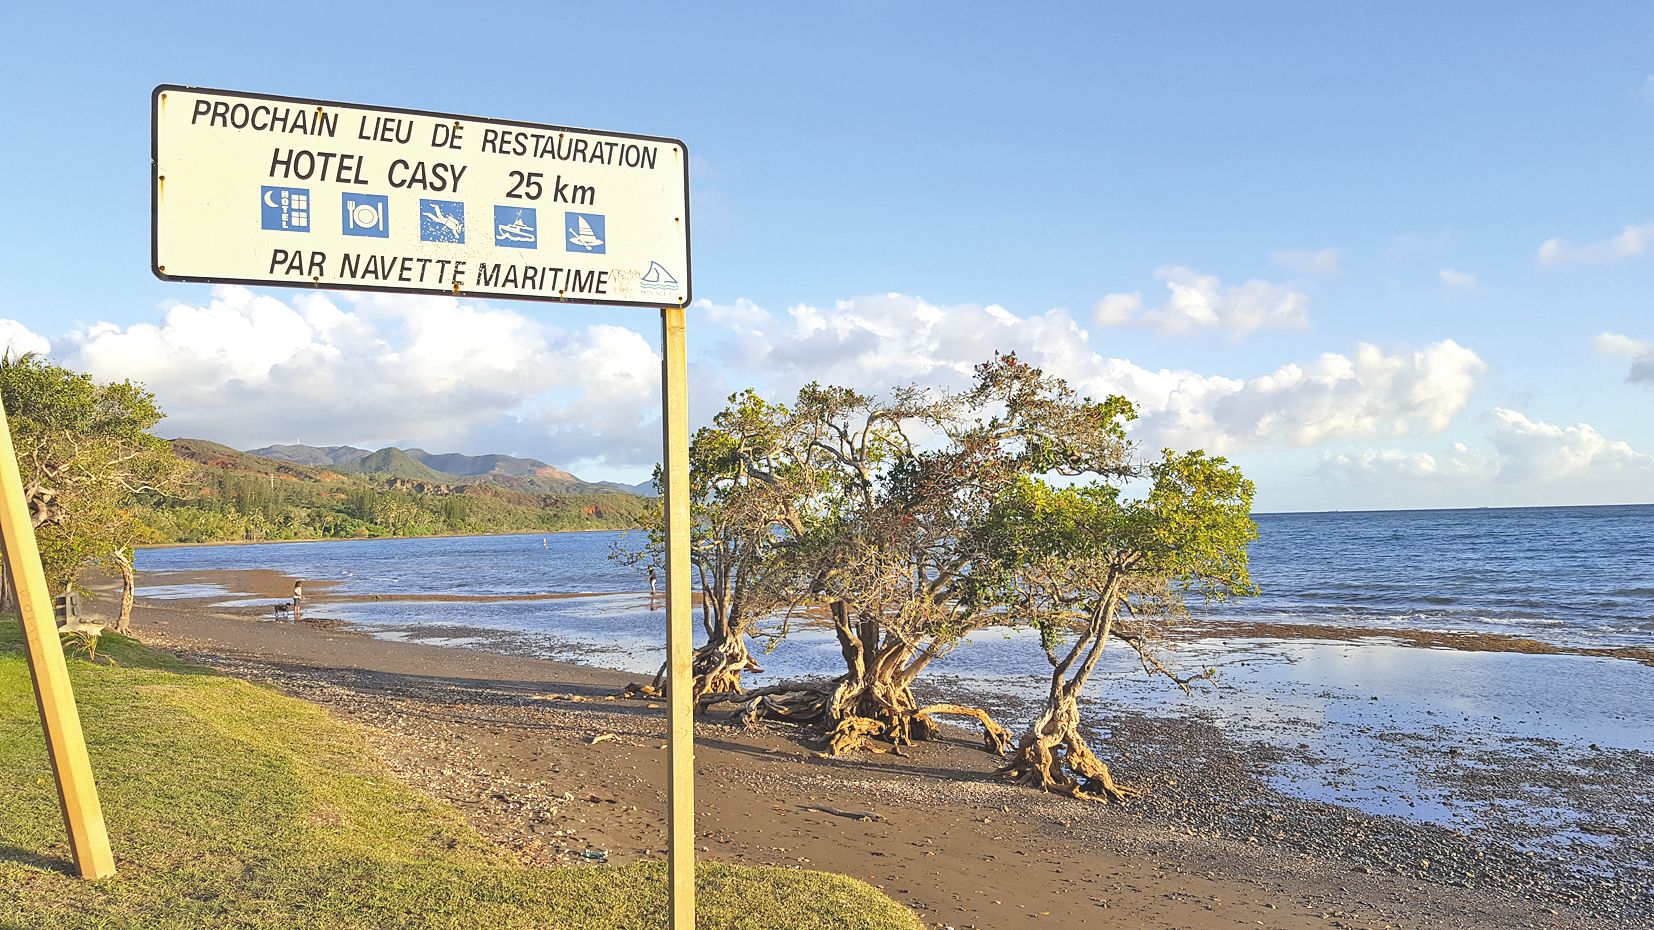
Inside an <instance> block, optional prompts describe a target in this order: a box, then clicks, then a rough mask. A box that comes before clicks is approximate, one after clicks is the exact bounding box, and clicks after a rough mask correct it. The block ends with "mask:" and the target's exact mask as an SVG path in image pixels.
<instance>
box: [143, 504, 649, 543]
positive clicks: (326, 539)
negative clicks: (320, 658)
mask: <svg viewBox="0 0 1654 930" xmlns="http://www.w3.org/2000/svg"><path fill="white" fill-rule="evenodd" d="M615 493H617V494H620V493H624V492H620V491H616V492H615ZM634 530H637V531H641V530H642V527H636V526H619V527H595V526H594V527H587V528H585V529H578V530H523V531H522V532H519V533H431V534H429V535H426V536H316V537H313V538H307V539H226V540H222V541H219V542H163V543H143V544H142V545H138V546H134V547H133V548H134V549H139V550H144V549H194V548H197V547H201V546H277V545H283V544H286V543H334V542H339V543H346V542H387V541H390V540H399V539H486V538H496V537H509V536H561V535H562V534H564V533H629V532H632V531H634Z"/></svg>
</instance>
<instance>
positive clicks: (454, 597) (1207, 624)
mask: <svg viewBox="0 0 1654 930" xmlns="http://www.w3.org/2000/svg"><path fill="white" fill-rule="evenodd" d="M581 532H595V531H581ZM510 535H514V536H519V535H520V536H532V535H534V534H532V533H526V534H525V533H518V534H510ZM407 538H412V539H421V538H430V537H407ZM295 541H297V540H295ZM198 545H204V546H205V545H214V546H216V545H220V544H218V543H200V544H198ZM166 548H170V547H166ZM146 577H149V578H159V579H164V583H172V582H174V581H176V582H179V583H183V584H220V585H224V580H225V579H231V580H233V582H234V585H233V586H234V587H240V588H245V589H246V590H244V591H232V592H230V593H228V594H221V595H203V596H200V597H168V598H149V599H150V600H155V601H164V602H165V603H169V604H178V605H187V606H193V607H211V606H213V602H215V601H223V600H229V599H235V598H238V597H241V598H246V597H263V598H280V597H284V596H288V595H290V594H291V592H292V586H293V582H294V581H295V580H299V579H296V578H295V577H294V576H292V575H289V574H287V573H285V572H282V571H280V570H278V569H264V568H240V569H222V568H219V569H188V570H179V571H140V572H139V585H138V588H139V590H140V591H141V590H142V589H144V588H145V587H152V585H146V584H145V583H144V579H145V578H146ZM303 581H304V584H305V586H306V588H307V594H306V597H305V606H306V609H307V610H315V609H319V608H322V607H325V606H326V605H327V604H372V603H411V604H417V603H470V604H494V603H513V602H522V603H532V602H536V601H557V600H576V599H580V598H589V597H615V596H634V597H647V596H648V592H647V591H579V592H546V593H540V594H342V593H341V594H334V593H331V592H332V591H333V590H334V589H335V588H337V587H338V586H339V584H340V582H338V581H335V580H331V579H309V578H306V579H303ZM224 586H225V587H231V585H224ZM699 599H700V592H698V591H697V592H694V593H693V601H694V602H695V603H697V604H698V603H699ZM215 609H221V610H224V611H228V612H237V611H243V610H246V609H247V608H242V607H227V608H215ZM800 617H801V618H803V619H805V620H806V621H807V622H813V621H810V615H809V613H808V612H807V611H806V612H802V613H801V614H800ZM987 629H990V630H1009V629H1014V628H1013V627H989V628H987ZM1168 629H1169V631H1170V632H1172V633H1174V634H1177V635H1178V636H1179V637H1182V638H1188V639H1198V638H1213V637H1221V638H1244V639H1268V640H1285V641H1292V640H1316V641H1326V642H1361V641H1364V640H1393V641H1396V642H1400V643H1404V644H1406V645H1409V646H1415V647H1419V648H1427V649H1449V650H1457V651H1462V652H1497V653H1512V654H1523V655H1572V656H1582V657H1590V658H1605V659H1620V660H1625V661H1631V662H1637V663H1640V664H1643V665H1648V666H1651V667H1654V647H1649V646H1583V645H1566V644H1560V643H1553V642H1548V641H1546V640H1540V639H1534V638H1532V637H1529V636H1522V635H1520V634H1517V633H1500V632H1486V631H1476V630H1453V629H1407V628H1403V627H1360V626H1348V625H1339V624H1330V623H1311V622H1307V621H1306V622H1264V621H1250V620H1212V619H1201V620H1193V619H1191V620H1185V621H1182V622H1179V623H1176V624H1173V625H1171V626H1169V627H1168Z"/></svg>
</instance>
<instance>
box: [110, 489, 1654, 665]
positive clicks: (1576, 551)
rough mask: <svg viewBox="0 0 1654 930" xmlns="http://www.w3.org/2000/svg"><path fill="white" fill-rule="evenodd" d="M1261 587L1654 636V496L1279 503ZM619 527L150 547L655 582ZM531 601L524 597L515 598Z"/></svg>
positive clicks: (1580, 639)
mask: <svg viewBox="0 0 1654 930" xmlns="http://www.w3.org/2000/svg"><path fill="white" fill-rule="evenodd" d="M1258 527H1259V538H1258V541H1257V542H1256V543H1255V544H1254V545H1253V548H1252V572H1253V577H1254V578H1255V580H1256V581H1257V582H1258V584H1259V586H1260V587H1261V588H1262V590H1263V593H1262V595H1261V596H1259V597H1256V598H1250V599H1247V600H1244V601H1238V602H1233V603H1230V604H1225V605H1220V606H1217V607H1213V608H1205V607H1202V606H1200V605H1195V606H1196V610H1197V612H1203V613H1205V614H1207V615H1210V616H1213V617H1216V618H1221V619H1228V620H1256V621H1264V622H1281V623H1331V624H1338V625H1346V626H1353V627H1365V628H1374V627H1377V628H1402V629H1428V630H1440V629H1446V630H1478V631H1485V632H1498V633H1510V634H1517V635H1522V636H1530V637H1534V638H1537V639H1544V640H1549V641H1554V642H1558V643H1563V644H1571V645H1593V646H1595V645H1651V644H1654V505H1645V506H1626V507H1555V508H1523V509H1509V510H1446V511H1443V510H1435V511H1390V512H1363V513H1314V514H1265V515H1261V516H1259V517H1258ZM618 538H619V534H614V533H565V534H558V535H551V536H537V535H536V536H492V537H468V538H444V539H406V540H362V541H349V542H328V543H280V544H266V545H248V546H223V547H189V548H174V549H148V550H145V551H143V552H141V553H140V554H139V559H138V567H139V569H140V570H143V571H149V572H165V571H174V570H185V569H226V568H268V569H276V570H280V571H284V572H287V573H289V574H293V575H296V576H299V577H302V578H306V579H315V580H324V579H325V580H330V581H337V582H339V588H338V589H337V590H339V591H340V592H342V593H351V594H479V595H481V594H567V593H577V592H593V593H619V592H627V591H632V592H635V591H640V590H644V589H645V588H646V583H645V581H644V579H643V576H642V575H641V573H640V572H638V571H636V570H631V569H626V568H623V567H621V566H619V565H617V564H616V563H614V562H612V561H610V560H609V558H608V555H609V552H610V550H611V548H612V547H613V545H614V543H615V542H616V540H617V539H618ZM513 609H514V610H517V611H520V610H521V609H522V607H521V606H520V605H519V607H516V608H513Z"/></svg>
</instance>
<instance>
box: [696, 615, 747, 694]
mask: <svg viewBox="0 0 1654 930" xmlns="http://www.w3.org/2000/svg"><path fill="white" fill-rule="evenodd" d="M690 667H691V668H692V669H694V672H695V685H694V688H693V689H692V690H691V694H692V695H693V699H694V700H695V701H697V702H698V701H700V699H701V698H702V697H704V696H705V695H708V694H742V693H744V691H743V689H742V687H741V673H743V672H749V671H751V672H762V671H763V669H762V668H760V667H759V665H758V662H757V661H756V660H754V659H753V657H752V653H750V652H748V651H747V638H746V637H745V636H743V635H742V634H741V633H739V632H736V631H732V630H728V629H722V630H719V631H718V632H717V633H715V634H713V635H712V636H711V637H709V638H708V639H707V641H706V643H705V644H704V645H702V646H701V648H699V649H697V650H695V658H694V660H693V662H692V663H691V665H690Z"/></svg>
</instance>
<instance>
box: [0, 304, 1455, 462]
mask: <svg viewBox="0 0 1654 930" xmlns="http://www.w3.org/2000/svg"><path fill="white" fill-rule="evenodd" d="M691 315H692V317H693V322H694V324H695V327H696V330H695V331H696V332H697V333H699V334H700V335H699V336H697V337H696V344H697V346H699V347H700V351H701V352H702V353H703V356H704V357H707V358H710V359H712V360H714V361H715V362H716V366H713V365H709V364H704V363H700V362H697V363H696V364H695V365H694V366H693V368H692V372H691V395H692V396H691V411H692V413H695V414H696V415H698V416H705V415H706V414H708V413H710V412H711V411H712V410H714V409H717V407H718V406H719V404H720V403H721V401H722V399H723V397H724V395H725V394H726V393H727V389H726V386H725V382H724V380H723V372H725V371H727V372H729V373H731V377H733V378H735V379H737V380H738V381H739V382H740V383H742V384H747V383H751V384H754V385H756V386H758V387H760V388H761V389H763V390H765V391H767V392H768V393H770V394H772V395H773V396H786V395H787V394H790V393H791V392H792V391H795V390H796V389H797V388H798V387H799V386H800V385H801V384H803V383H805V382H807V381H811V380H820V381H824V382H829V383H839V384H850V385H855V386H858V387H863V388H869V389H874V390H877V389H881V388H884V387H888V386H891V385H896V384H901V383H910V382H917V383H924V384H933V385H939V386H961V385H963V384H965V383H967V382H968V381H969V379H970V377H971V372H972V369H973V367H974V366H975V365H976V364H978V363H980V362H981V361H983V360H984V359H987V358H990V357H991V356H992V355H993V353H994V352H995V351H1014V352H1017V353H1018V354H1019V355H1021V356H1022V357H1023V358H1025V359H1026V360H1028V361H1029V362H1031V363H1033V364H1036V365H1039V366H1041V367H1043V368H1045V369H1046V370H1048V371H1051V372H1052V373H1054V374H1058V375H1061V376H1063V377H1065V378H1067V379H1068V380H1069V381H1070V382H1071V383H1072V384H1074V385H1075V387H1076V388H1077V389H1078V390H1080V391H1082V392H1084V393H1087V394H1089V395H1091V396H1093V397H1101V396H1104V395H1107V394H1112V393H1121V394H1125V395H1126V396H1128V397H1130V398H1132V399H1133V400H1134V401H1136V402H1137V403H1138V404H1139V406H1140V408H1141V411H1142V416H1141V418H1140V419H1139V420H1138V421H1137V423H1136V424H1134V426H1133V436H1134V437H1135V438H1136V439H1137V440H1139V441H1140V442H1141V443H1142V444H1143V446H1144V447H1145V448H1147V449H1149V450H1153V449H1156V448H1158V447H1160V446H1161V445H1171V446H1176V447H1179V448H1193V447H1200V448H1205V449H1207V450H1209V451H1213V452H1222V453H1233V452H1237V451H1245V450H1275V449H1292V448H1302V447H1306V446H1314V445H1317V444H1320V443H1323V442H1327V441H1331V440H1337V439H1349V440H1359V439H1387V438H1394V437H1401V436H1418V435H1427V434H1431V433H1434V432H1437V431H1439V430H1441V429H1443V428H1444V427H1445V426H1446V425H1447V424H1448V423H1449V422H1450V421H1452V420H1453V418H1454V417H1455V416H1456V415H1457V414H1458V413H1459V411H1460V410H1461V409H1462V408H1463V407H1464V405H1465V403H1466V401H1467V400H1468V398H1469V396H1470V394H1471V392H1472V391H1473V390H1474V388H1475V386H1476V383H1477V381H1478V379H1479V377H1480V375H1481V373H1482V371H1483V370H1484V368H1485V366H1484V365H1483V363H1482V361H1481V360H1480V359H1479V358H1478V357H1477V355H1476V353H1474V352H1472V351H1471V350H1469V349H1468V348H1465V347H1463V346H1460V345H1458V344H1457V343H1454V342H1452V341H1444V342H1439V343H1434V344H1431V345H1426V346H1424V347H1421V348H1414V349H1407V350H1400V351H1396V350H1390V351H1386V350H1383V349H1380V348H1378V347H1377V346H1373V345H1366V344H1362V345H1357V346H1356V347H1355V348H1354V349H1353V350H1351V351H1348V352H1342V353H1340V352H1331V353H1326V354H1323V355H1321V356H1320V357H1318V358H1315V359H1312V360H1309V361H1305V362H1302V363H1294V364H1287V365H1282V366H1279V367H1276V368H1274V369H1273V370H1265V371H1262V372H1260V373H1257V374H1255V375H1252V376H1247V377H1232V376H1228V375H1219V374H1207V373H1201V372H1195V371H1189V370H1182V369H1170V368H1158V369H1156V368H1148V367H1144V366H1142V365H1139V364H1137V363H1135V362H1133V361H1131V360H1130V359H1126V358H1119V357H1104V356H1102V355H1099V354H1098V353H1096V352H1094V351H1093V350H1092V349H1091V347H1090V341H1089V337H1088V334H1087V333H1086V331H1085V329H1084V328H1082V327H1081V326H1080V324H1079V323H1078V322H1077V321H1076V320H1075V319H1074V318H1073V317H1072V316H1071V315H1070V314H1069V313H1068V311H1066V310H1061V309H1056V310H1049V311H1046V312H1044V313H1038V314H1032V315H1028V316H1022V315H1018V314H1015V313H1012V312H1011V311H1009V310H1007V309H1006V308H1004V307H1001V306H997V305H986V306H983V305H976V304H960V305H950V306H941V305H937V304H932V303H930V302H928V301H925V300H923V299H921V298H918V297H913V296H909V295H904V294H882V295H873V296H866V297H857V298H852V299H846V300H840V301H836V302H834V303H833V304H831V305H828V306H823V307H817V306H812V305H808V304H800V305H796V306H793V307H790V308H788V309H787V310H786V311H785V312H784V313H771V312H770V311H767V310H765V309H764V308H762V307H760V306H758V305H756V304H754V303H752V302H750V301H736V302H735V303H732V304H727V305H726V304H715V303H712V302H710V301H701V302H698V303H697V304H696V305H695V307H694V308H693V310H692V311H691ZM3 334H4V330H3V329H0V335H3ZM37 338H38V337H37ZM54 348H55V349H56V350H57V351H56V355H57V357H58V358H59V359H60V360H61V361H63V362H64V363H65V364H69V365H72V366H74V367H76V368H80V369H82V370H87V371H90V372H92V373H93V374H94V375H95V376H97V377H99V378H104V379H110V378H133V379H135V380H139V381H143V382H145V383H147V384H148V385H149V387H150V388H151V389H152V390H154V391H155V392H156V393H157V395H158V397H159V399H160V401H161V403H162V405H163V407H164V408H165V409H166V410H167V412H168V414H169V418H168V420H167V421H166V422H165V423H164V424H163V429H164V430H165V431H166V433H167V434H168V435H192V436H202V437H205V438H209V439H214V440H217V441H220V442H225V443H228V444H230V445H234V446H239V447H242V448H250V447H253V446H257V445H263V444H266V443H269V442H277V441H294V440H299V441H303V442H311V443H317V444H332V443H354V444H359V445H368V446H375V445H381V444H402V443H408V442H417V443H418V444H421V445H423V446H425V447H426V448H430V449H433V450H434V451H448V450H450V449H452V450H454V451H463V452H492V451H498V452H510V453H515V454H520V455H532V456H535V457H538V458H542V459H546V460H547V461H550V462H553V463H554V464H558V465H561V466H564V467H569V468H571V469H575V470H577V471H578V469H579V468H581V467H585V466H588V465H589V466H592V467H598V470H599V471H600V472H606V473H608V474H617V473H622V472H628V471H629V472H643V471H645V470H647V468H648V467H649V466H650V465H651V464H652V463H653V462H655V461H656V460H657V458H658V456H659V443H660V436H659V427H658V422H659V421H658V413H657V409H658V403H659V401H658V396H659V395H658V390H659V388H658V379H659V357H658V355H657V354H656V350H655V347H654V346H653V345H652V343H651V341H650V340H648V339H647V338H646V337H644V336H641V335H639V334H638V333H636V332H634V331H632V330H630V329H626V328H622V327H618V326H610V325H593V326H588V327H585V328H582V329H577V330H569V331H565V330H560V329H558V328H556V327H553V326H550V325H547V324H545V323H542V322H540V321H538V320H535V319H533V318H530V317H527V316H524V315H521V314H518V313H515V312H511V311H506V310H498V309H493V308H491V307H490V306H489V305H487V304H482V303H477V302H472V301H466V300H456V299H453V298H442V297H429V298H426V297H402V296H390V295H372V296H366V297H360V298H358V297H351V298H344V297H331V296H328V295H323V294H311V293H306V294H300V295H299V296H296V297H293V298H291V299H289V300H281V299H277V298H275V297H270V296H265V295H260V294H255V293H254V292H252V291H249V290H247V289H245V288H240V287H220V288H215V289H214V290H213V292H212V297H211V299H210V300H209V301H207V302H206V303H205V304H203V305H200V306H192V305H187V304H177V305H174V306H173V307H171V308H169V309H168V310H167V311H166V313H165V315H164V317H163V318H162V319H161V320H160V321H159V322H157V323H154V324H149V323H140V324H133V325H130V326H124V327H123V326H116V325H113V324H108V323H100V324H97V325H94V326H91V327H89V328H85V329H82V330H78V331H75V332H72V333H69V334H67V335H65V336H63V337H61V338H59V339H57V340H55V341H54Z"/></svg>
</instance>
